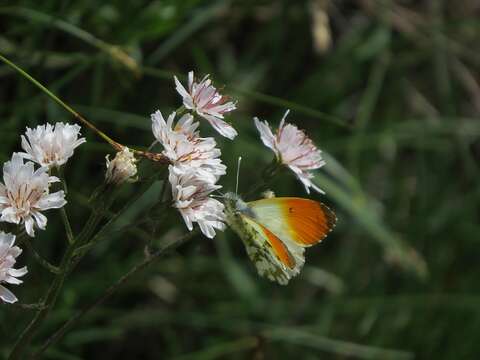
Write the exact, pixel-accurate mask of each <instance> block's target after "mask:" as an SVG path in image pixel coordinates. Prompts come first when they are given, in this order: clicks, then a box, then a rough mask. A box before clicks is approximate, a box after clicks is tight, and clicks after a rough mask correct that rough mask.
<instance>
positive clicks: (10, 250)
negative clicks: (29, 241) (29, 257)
mask: <svg viewBox="0 0 480 360" xmlns="http://www.w3.org/2000/svg"><path fill="white" fill-rule="evenodd" d="M14 243H15V235H12V234H6V233H4V232H2V231H0V284H12V285H19V284H21V283H22V281H21V280H19V279H17V278H19V277H21V276H23V275H25V274H26V273H27V272H28V271H27V267H26V266H25V267H23V268H21V269H14V268H13V267H14V266H15V262H16V258H17V257H18V255H20V254H21V253H22V249H20V248H19V247H18V246H13V244H14ZM0 299H2V300H3V301H5V302H7V303H10V304H11V303H14V302H16V301H17V300H18V299H17V298H16V296H15V295H13V293H12V292H11V291H10V290H8V289H7V288H6V287H4V286H3V285H0Z"/></svg>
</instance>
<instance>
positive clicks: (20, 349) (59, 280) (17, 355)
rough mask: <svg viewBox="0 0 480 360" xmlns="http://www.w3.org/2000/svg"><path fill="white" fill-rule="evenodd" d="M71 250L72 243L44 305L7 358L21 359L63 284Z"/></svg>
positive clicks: (11, 359)
mask: <svg viewBox="0 0 480 360" xmlns="http://www.w3.org/2000/svg"><path fill="white" fill-rule="evenodd" d="M73 250H74V245H73V244H70V245H69V246H68V248H67V251H65V254H64V255H63V258H62V262H61V265H60V270H59V273H58V274H57V276H56V277H55V279H54V280H53V282H52V284H51V285H50V287H49V289H48V291H47V294H46V295H45V298H44V300H43V303H44V304H45V307H43V308H42V309H39V310H38V311H37V313H36V314H35V316H34V318H33V319H32V321H30V323H29V324H28V325H27V327H26V328H25V329H24V330H23V332H22V333H21V335H20V336H19V337H18V340H17V342H16V343H15V345H14V346H13V349H12V352H11V353H10V356H9V357H8V359H9V360H18V359H22V355H23V353H24V352H25V350H26V349H27V348H28V346H29V344H30V342H31V341H32V338H33V335H34V334H35V332H36V330H37V329H38V327H39V326H40V325H41V324H42V322H43V320H44V319H45V318H46V317H47V315H48V313H49V312H50V309H51V308H52V307H53V305H54V303H55V301H56V299H57V297H58V294H59V293H60V290H61V288H62V286H63V282H64V281H65V277H66V275H67V266H68V264H69V262H70V258H71V256H72V254H73Z"/></svg>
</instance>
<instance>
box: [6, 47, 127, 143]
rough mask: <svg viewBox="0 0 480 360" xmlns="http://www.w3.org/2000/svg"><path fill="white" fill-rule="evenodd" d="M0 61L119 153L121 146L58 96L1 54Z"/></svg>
mask: <svg viewBox="0 0 480 360" xmlns="http://www.w3.org/2000/svg"><path fill="white" fill-rule="evenodd" d="M0 60H1V61H3V62H4V63H5V64H7V65H8V66H10V67H12V68H13V69H15V70H16V71H17V72H18V73H19V74H20V75H22V76H23V77H24V78H26V79H27V80H29V81H30V82H31V83H32V84H34V85H35V86H36V87H38V88H39V89H40V90H42V91H43V92H44V93H45V94H47V95H48V96H49V97H50V98H51V99H52V100H53V101H55V102H56V103H57V104H59V105H60V106H62V107H63V108H64V109H65V110H67V111H68V112H69V113H70V114H72V115H73V116H74V117H75V118H76V119H77V120H78V121H80V122H81V123H82V124H84V125H85V126H87V127H88V128H90V129H91V130H93V132H95V133H96V134H98V135H99V136H100V137H101V138H102V139H104V140H105V141H106V142H108V143H109V144H110V145H112V146H113V147H114V148H115V149H116V150H117V151H121V150H122V149H123V145H121V144H119V143H117V142H116V141H114V140H113V139H111V138H110V137H109V136H107V135H106V134H105V133H104V132H102V131H101V130H99V129H98V128H97V127H96V126H95V125H93V124H92V123H91V122H90V121H88V120H87V119H85V118H84V117H83V116H82V115H80V114H79V113H78V112H76V111H75V110H74V109H73V108H71V107H70V106H69V105H68V104H66V103H65V102H64V101H62V100H61V99H60V98H59V97H58V96H56V95H55V94H54V93H52V92H51V91H50V90H48V89H47V88H46V87H45V86H43V85H42V84H41V83H40V82H39V81H38V80H36V79H35V78H33V77H32V76H31V75H30V74H28V73H27V72H26V71H25V70H23V69H22V68H20V67H19V66H17V65H15V64H14V63H13V62H11V61H10V60H8V59H7V58H5V57H4V56H2V55H1V54H0Z"/></svg>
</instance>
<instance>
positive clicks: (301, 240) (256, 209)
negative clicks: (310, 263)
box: [247, 197, 337, 247]
mask: <svg viewBox="0 0 480 360" xmlns="http://www.w3.org/2000/svg"><path fill="white" fill-rule="evenodd" d="M247 205H248V207H249V208H250V209H251V210H252V212H253V215H254V218H255V220H256V221H257V222H259V223H260V224H262V225H263V226H265V227H266V228H268V229H269V230H270V231H271V232H273V233H274V234H275V235H276V236H277V237H278V238H280V239H281V240H282V241H283V242H285V243H286V244H287V245H289V243H291V244H296V245H298V246H301V247H307V246H311V245H314V244H317V243H318V242H320V241H321V240H323V239H324V238H325V237H326V236H327V235H328V233H329V232H330V231H332V229H333V228H334V227H335V223H336V221H337V217H336V216H335V214H334V213H333V211H332V210H330V209H329V208H328V207H327V206H326V205H325V204H322V203H321V202H318V201H314V200H310V199H303V198H295V197H279V198H270V199H261V200H257V201H251V202H249V203H247Z"/></svg>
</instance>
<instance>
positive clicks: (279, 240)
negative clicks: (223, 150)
mask: <svg viewBox="0 0 480 360" xmlns="http://www.w3.org/2000/svg"><path fill="white" fill-rule="evenodd" d="M224 198H225V214H226V222H227V224H228V225H229V226H230V227H231V228H232V230H233V231H234V232H235V233H237V235H238V236H239V237H240V238H241V239H242V241H243V243H244V244H245V248H246V250H247V254H248V256H249V257H250V259H251V260H252V262H253V263H254V264H255V266H256V268H257V271H258V273H259V275H260V276H263V277H266V278H267V279H269V280H271V281H276V282H277V283H279V284H281V285H286V284H287V283H288V281H289V280H290V279H291V278H292V277H294V276H296V275H298V274H299V273H300V270H301V269H302V267H303V264H304V263H305V256H304V252H305V248H306V247H309V246H312V245H315V244H317V243H319V242H320V241H322V240H323V239H324V238H325V237H326V236H327V235H328V233H329V232H330V231H332V229H333V228H334V227H335V224H336V222H337V217H336V216H335V214H334V212H333V211H332V210H330V209H329V208H328V207H327V206H326V205H324V204H323V203H321V202H317V201H314V200H310V199H304V198H298V197H273V198H268V199H261V200H256V201H251V202H245V201H243V200H242V199H241V198H240V197H239V196H238V195H236V194H234V193H227V194H226V195H224Z"/></svg>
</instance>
